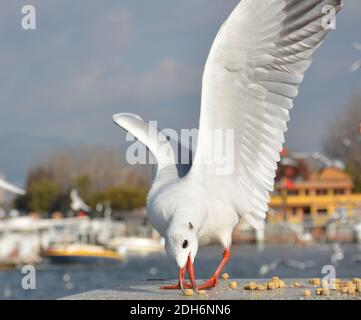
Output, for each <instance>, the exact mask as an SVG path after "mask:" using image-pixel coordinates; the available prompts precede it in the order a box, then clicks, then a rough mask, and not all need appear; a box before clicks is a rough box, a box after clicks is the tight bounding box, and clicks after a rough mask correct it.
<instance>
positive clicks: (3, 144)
mask: <svg viewBox="0 0 361 320" xmlns="http://www.w3.org/2000/svg"><path fill="white" fill-rule="evenodd" d="M74 145H76V143H74V142H69V141H66V140H63V139H61V138H52V137H49V138H47V137H46V138H41V137H35V136H29V135H25V134H20V133H11V134H5V135H0V173H2V174H4V175H5V176H6V179H7V180H8V181H9V182H12V183H15V184H17V185H19V186H22V185H24V182H25V178H26V173H27V170H28V168H29V167H30V166H31V165H32V164H33V163H34V162H35V161H36V160H39V159H42V157H44V156H45V155H46V154H47V153H49V152H51V151H55V150H62V149H64V148H68V147H72V146H74Z"/></svg>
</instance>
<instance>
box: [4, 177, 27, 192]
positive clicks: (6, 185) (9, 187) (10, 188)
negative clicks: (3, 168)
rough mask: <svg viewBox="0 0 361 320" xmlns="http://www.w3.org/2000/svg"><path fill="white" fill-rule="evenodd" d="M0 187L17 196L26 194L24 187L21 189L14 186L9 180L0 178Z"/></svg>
mask: <svg viewBox="0 0 361 320" xmlns="http://www.w3.org/2000/svg"><path fill="white" fill-rule="evenodd" d="M0 188H1V189H4V190H6V191H8V192H11V193H14V194H17V195H19V196H23V195H25V194H26V192H25V190H24V189H21V188H19V187H17V186H15V185H13V184H11V183H9V182H6V181H5V180H3V179H0Z"/></svg>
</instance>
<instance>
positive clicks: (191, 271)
mask: <svg viewBox="0 0 361 320" xmlns="http://www.w3.org/2000/svg"><path fill="white" fill-rule="evenodd" d="M187 271H188V275H189V280H190V281H191V284H192V287H193V289H194V290H197V286H196V276H195V272H194V267H193V263H192V258H191V254H189V256H188V261H187Z"/></svg>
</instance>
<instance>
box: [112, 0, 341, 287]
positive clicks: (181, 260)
mask: <svg viewBox="0 0 361 320" xmlns="http://www.w3.org/2000/svg"><path fill="white" fill-rule="evenodd" d="M341 5H342V4H341V0H307V1H300V0H243V1H241V2H240V4H239V5H238V6H237V7H236V8H235V9H234V11H233V12H232V13H231V15H230V16H229V18H228V19H227V21H226V22H225V23H224V24H223V26H222V27H221V29H220V31H219V33H218V35H217V37H216V39H215V41H214V43H213V46H212V49H211V51H210V54H209V57H208V60H207V63H206V66H205V70H204V74H203V89H202V101H201V115H200V123H199V133H198V144H197V149H196V153H195V157H194V161H193V164H192V165H189V166H187V165H183V166H182V165H178V163H177V159H176V155H175V153H174V152H173V149H172V147H171V143H170V142H169V141H168V140H169V139H167V137H166V136H165V135H164V134H163V133H162V132H161V131H158V133H157V134H156V135H154V134H150V131H151V130H150V126H149V125H148V124H147V123H145V122H144V121H143V120H142V119H141V118H140V117H138V116H136V115H132V114H124V113H123V114H117V115H115V116H114V117H113V120H114V122H115V123H116V124H117V125H119V126H120V127H122V128H123V129H125V130H127V131H129V132H130V133H131V134H132V135H133V136H135V137H136V138H137V139H138V140H139V141H140V142H142V143H143V144H145V145H146V146H147V147H148V149H149V150H150V151H151V153H152V154H153V155H154V156H155V158H156V160H157V171H156V176H155V179H154V181H153V185H152V187H151V189H150V191H149V194H148V197H147V213H148V217H149V221H150V223H151V224H152V225H153V227H154V228H155V229H156V230H157V231H158V232H159V233H160V234H161V235H162V236H163V237H164V238H165V248H166V251H167V252H168V254H169V255H170V256H171V257H173V258H174V259H175V260H176V262H177V264H178V266H179V271H178V280H179V282H178V283H177V284H176V285H169V286H164V287H162V288H163V289H177V288H179V289H182V290H183V288H185V287H187V288H194V289H208V288H212V287H214V286H216V285H217V284H218V278H219V276H220V273H221V271H222V269H223V267H224V266H225V264H226V263H227V261H228V260H229V258H230V247H231V243H232V232H233V230H234V228H235V226H237V224H238V223H239V221H240V219H241V218H244V219H245V220H246V221H248V223H250V224H251V225H252V226H253V227H255V228H258V229H260V228H263V227H264V219H265V218H266V213H267V211H268V202H269V201H270V196H269V193H270V192H271V191H272V190H273V185H274V178H275V170H276V168H277V162H278V161H279V160H280V152H281V150H282V145H283V143H284V141H285V139H284V133H285V132H286V130H287V122H288V121H289V113H290V110H291V109H292V106H293V99H294V98H295V97H296V96H297V94H298V87H299V85H300V84H301V82H302V80H303V77H304V73H305V71H306V70H307V69H308V68H309V66H310V65H311V60H312V56H313V54H314V53H315V51H316V50H317V49H318V47H319V46H320V44H321V42H322V40H323V38H324V37H325V36H326V34H327V33H328V31H329V29H330V28H329V27H328V25H329V24H330V21H329V20H330V17H329V12H330V8H331V9H332V8H334V10H335V11H334V12H338V11H339V10H340V9H341ZM325 8H326V9H327V10H325ZM217 130H221V131H229V130H231V132H232V133H233V135H232V137H233V140H234V141H233V142H234V150H233V151H234V152H233V153H226V156H227V155H228V154H231V155H230V156H229V158H226V159H225V164H224V167H220V164H219V162H218V161H214V160H213V159H214V158H216V157H217V156H219V155H221V157H222V154H223V152H224V151H223V150H222V149H223V147H224V144H225V141H228V140H225V139H223V136H222V139H220V141H221V143H218V144H214V143H213V136H212V133H214V132H216V131H217ZM230 164H231V165H232V166H233V170H231V171H230V170H228V169H229V168H230V166H229V165H230ZM223 169H225V170H223ZM210 241H218V242H220V243H221V244H222V246H223V247H224V252H223V258H222V261H221V263H220V265H219V267H218V268H217V270H216V271H215V273H214V274H213V275H212V276H211V278H210V279H209V280H208V281H206V282H205V283H204V284H202V285H200V286H198V287H197V286H196V282H195V273H194V269H193V262H194V259H195V256H196V254H197V251H198V247H199V246H201V245H205V244H207V243H209V242H210ZM186 272H188V274H189V278H190V282H191V284H189V283H187V282H186V281H185V275H186Z"/></svg>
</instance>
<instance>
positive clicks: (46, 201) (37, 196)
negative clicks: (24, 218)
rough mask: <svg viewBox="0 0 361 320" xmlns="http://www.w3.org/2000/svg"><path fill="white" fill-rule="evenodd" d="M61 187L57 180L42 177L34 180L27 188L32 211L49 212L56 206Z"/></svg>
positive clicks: (29, 207) (27, 196) (28, 201)
mask: <svg viewBox="0 0 361 320" xmlns="http://www.w3.org/2000/svg"><path fill="white" fill-rule="evenodd" d="M59 196H60V188H59V186H58V185H57V184H56V182H55V181H53V180H51V179H48V178H42V179H40V180H37V181H34V182H32V183H31V184H30V185H29V187H28V190H27V195H26V203H27V207H28V209H29V210H31V211H37V212H41V213H47V212H49V211H51V210H54V209H57V208H55V203H56V201H57V199H58V197H59Z"/></svg>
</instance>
